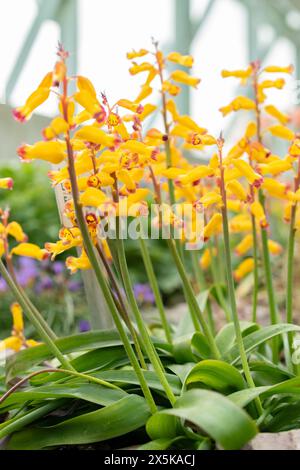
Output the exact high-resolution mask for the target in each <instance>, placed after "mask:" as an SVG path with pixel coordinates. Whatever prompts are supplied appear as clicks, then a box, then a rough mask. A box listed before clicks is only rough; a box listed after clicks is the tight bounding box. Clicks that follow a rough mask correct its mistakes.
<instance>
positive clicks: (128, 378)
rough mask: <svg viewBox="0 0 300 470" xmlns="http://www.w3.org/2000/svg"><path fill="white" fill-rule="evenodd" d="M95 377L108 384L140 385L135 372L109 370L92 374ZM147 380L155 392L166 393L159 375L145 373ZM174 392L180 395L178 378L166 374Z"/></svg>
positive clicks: (149, 372) (148, 371)
mask: <svg viewBox="0 0 300 470" xmlns="http://www.w3.org/2000/svg"><path fill="white" fill-rule="evenodd" d="M92 375H93V376H94V377H98V378H99V379H103V380H106V381H107V382H118V383H121V384H133V385H139V380H138V378H137V376H136V374H135V372H134V371H133V370H128V369H126V370H107V371H102V372H95V373H93V374H92ZM144 376H145V379H146V380H147V383H148V385H149V387H150V388H153V389H155V390H161V391H164V388H163V386H162V385H161V383H160V381H159V379H158V377H157V375H156V373H155V372H153V371H151V370H146V371H144ZM165 376H166V378H167V380H168V382H169V384H170V386H171V388H172V390H173V392H174V393H175V394H176V395H179V394H180V391H181V383H180V380H179V379H178V377H176V375H173V374H165Z"/></svg>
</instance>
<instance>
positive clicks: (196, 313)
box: [167, 240, 220, 359]
mask: <svg viewBox="0 0 300 470" xmlns="http://www.w3.org/2000/svg"><path fill="white" fill-rule="evenodd" d="M167 243H168V246H169V249H170V251H171V253H172V256H173V259H174V262H175V264H176V267H177V270H178V273H179V275H180V277H181V280H182V283H183V285H184V287H185V292H186V295H187V302H188V304H189V305H190V312H191V315H192V320H193V323H194V326H195V329H196V330H198V331H199V323H200V325H201V328H202V330H203V333H204V335H205V336H206V339H207V341H208V343H209V345H210V349H211V352H212V354H213V356H214V358H215V359H219V358H220V352H219V350H218V348H217V345H216V342H215V339H214V337H213V335H212V333H211V331H210V328H209V327H208V325H207V323H206V321H205V318H204V317H203V313H202V312H201V309H200V307H199V304H198V302H197V299H196V297H195V294H194V291H193V288H192V286H191V283H190V281H189V278H188V276H187V274H186V271H185V268H184V266H183V263H182V261H181V258H180V256H179V254H178V252H177V250H176V246H175V243H174V240H167Z"/></svg>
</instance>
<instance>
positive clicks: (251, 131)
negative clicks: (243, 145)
mask: <svg viewBox="0 0 300 470" xmlns="http://www.w3.org/2000/svg"><path fill="white" fill-rule="evenodd" d="M256 133H257V125H256V122H253V121H252V122H249V124H248V125H247V127H246V130H245V138H246V139H251V138H252V137H254V136H255V135H256Z"/></svg>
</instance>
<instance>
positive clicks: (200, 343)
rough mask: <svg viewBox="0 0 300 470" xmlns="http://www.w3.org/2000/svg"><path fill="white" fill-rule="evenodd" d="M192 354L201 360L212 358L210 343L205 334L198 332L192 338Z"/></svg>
mask: <svg viewBox="0 0 300 470" xmlns="http://www.w3.org/2000/svg"><path fill="white" fill-rule="evenodd" d="M191 346H192V352H194V353H195V355H197V356H198V357H200V358H201V359H210V358H211V357H212V353H211V349H210V347H209V343H208V341H207V339H206V337H205V336H204V334H203V333H200V332H199V331H197V332H196V333H194V334H193V337H192V342H191Z"/></svg>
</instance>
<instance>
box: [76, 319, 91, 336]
mask: <svg viewBox="0 0 300 470" xmlns="http://www.w3.org/2000/svg"><path fill="white" fill-rule="evenodd" d="M78 329H79V331H80V333H84V332H85V331H90V329H91V325H90V322H89V321H88V320H80V322H79V325H78Z"/></svg>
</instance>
